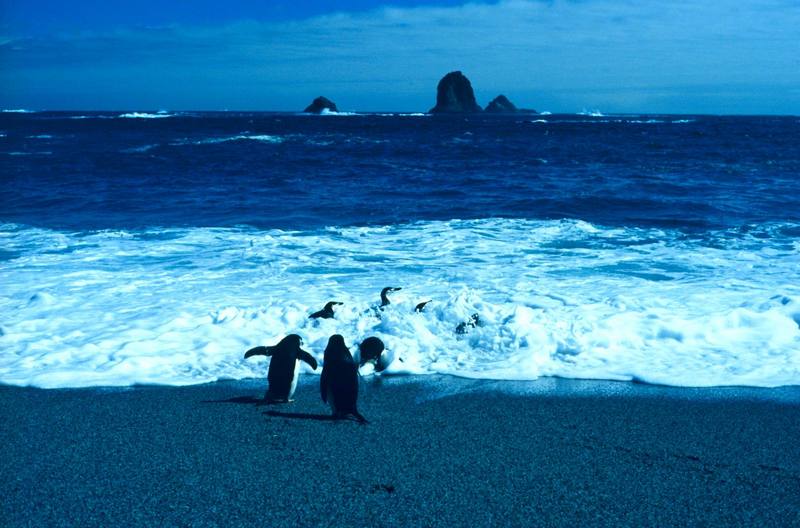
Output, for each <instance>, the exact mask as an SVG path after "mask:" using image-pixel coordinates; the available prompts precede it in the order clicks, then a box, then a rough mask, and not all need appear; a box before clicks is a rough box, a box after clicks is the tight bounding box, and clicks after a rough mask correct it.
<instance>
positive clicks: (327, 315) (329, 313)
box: [308, 301, 343, 319]
mask: <svg viewBox="0 0 800 528" xmlns="http://www.w3.org/2000/svg"><path fill="white" fill-rule="evenodd" d="M337 304H343V303H340V302H338V301H331V302H328V303H325V307H324V308H323V309H322V310H320V311H318V312H314V313H312V314H311V315H309V316H308V318H309V319H332V318H333V315H334V314H333V307H334V306H336V305H337Z"/></svg>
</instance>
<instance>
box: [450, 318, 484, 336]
mask: <svg viewBox="0 0 800 528" xmlns="http://www.w3.org/2000/svg"><path fill="white" fill-rule="evenodd" d="M480 325H481V317H480V316H479V315H478V314H476V313H474V314H472V315H470V316H469V321H465V322H463V323H458V326H457V327H456V334H458V335H464V334H466V333H467V332H469V329H470V328H475V327H476V326H480Z"/></svg>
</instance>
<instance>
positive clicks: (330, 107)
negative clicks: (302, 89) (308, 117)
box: [303, 96, 339, 114]
mask: <svg viewBox="0 0 800 528" xmlns="http://www.w3.org/2000/svg"><path fill="white" fill-rule="evenodd" d="M326 110H327V111H328V112H338V111H339V110H338V109H337V108H336V103H334V102H333V101H331V100H330V99H328V98H327V97H322V96H319V97H317V98H316V99H314V100H313V101H312V102H311V104H310V105H308V106H307V107H306V109H305V110H303V112H305V113H307V114H321V113H322V112H324V111H326Z"/></svg>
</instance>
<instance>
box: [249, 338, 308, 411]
mask: <svg viewBox="0 0 800 528" xmlns="http://www.w3.org/2000/svg"><path fill="white" fill-rule="evenodd" d="M302 344H303V339H302V338H301V337H300V336H299V335H297V334H290V335H288V336H286V337H284V338H283V339H281V341H280V343H278V344H277V345H273V346H257V347H255V348H251V349H250V350H248V351H247V352H245V354H244V357H245V359H247V358H249V357H251V356H271V357H272V359H271V360H270V362H269V371H268V372H267V382H268V383H269V385H268V388H267V394H266V395H265V396H264V399H265V400H266V401H267V402H269V403H288V402H290V401H292V400H291V398H292V395H293V394H294V391H295V389H296V388H297V379H298V377H299V374H300V361H305V362H306V363H308V364H309V365H310V366H311V368H312V369H314V370H317V360H316V359H314V356H312V355H311V354H309V353H308V352H306V351H305V350H303V349H302V348H300V346H302Z"/></svg>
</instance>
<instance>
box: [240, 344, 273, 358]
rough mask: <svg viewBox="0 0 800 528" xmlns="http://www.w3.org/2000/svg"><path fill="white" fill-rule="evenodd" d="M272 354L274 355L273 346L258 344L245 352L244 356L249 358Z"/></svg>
mask: <svg viewBox="0 0 800 528" xmlns="http://www.w3.org/2000/svg"><path fill="white" fill-rule="evenodd" d="M271 355H272V347H265V346H257V347H254V348H251V349H250V350H248V351H247V352H245V353H244V358H245V359H247V358H249V357H251V356H271Z"/></svg>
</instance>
